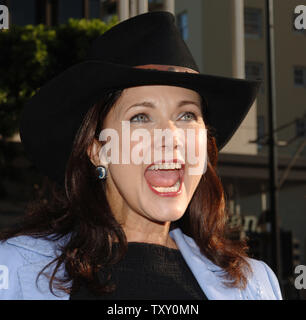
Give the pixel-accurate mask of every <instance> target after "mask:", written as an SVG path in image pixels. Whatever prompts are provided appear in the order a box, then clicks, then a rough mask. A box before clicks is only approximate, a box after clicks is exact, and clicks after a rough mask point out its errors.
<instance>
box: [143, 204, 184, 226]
mask: <svg viewBox="0 0 306 320" xmlns="http://www.w3.org/2000/svg"><path fill="white" fill-rule="evenodd" d="M185 210H186V207H185V206H184V207H177V206H168V207H167V208H165V207H155V208H150V209H149V208H146V216H147V217H149V218H150V219H151V220H153V221H158V222H167V221H176V220H178V219H180V218H181V217H182V216H183V215H184V213H185Z"/></svg>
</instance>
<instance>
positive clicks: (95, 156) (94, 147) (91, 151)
mask: <svg viewBox="0 0 306 320" xmlns="http://www.w3.org/2000/svg"><path fill="white" fill-rule="evenodd" d="M101 148H102V144H101V143H100V142H99V141H98V140H96V139H94V140H93V142H92V144H91V145H90V146H89V147H88V149H87V155H88V157H89V159H90V161H91V162H92V164H93V165H94V166H95V167H97V166H99V165H105V164H104V163H101V162H102V159H100V156H99V153H100V150H101Z"/></svg>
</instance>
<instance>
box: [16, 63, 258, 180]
mask: <svg viewBox="0 0 306 320" xmlns="http://www.w3.org/2000/svg"><path fill="white" fill-rule="evenodd" d="M260 83H261V81H250V80H244V79H233V78H227V77H220V76H212V75H205V74H197V73H187V72H184V73H183V72H172V71H160V70H153V69H138V68H133V67H131V66H126V65H120V64H115V63H110V62H104V61H98V60H97V61H85V62H82V63H80V64H77V65H75V66H73V67H71V68H69V69H67V70H66V71H64V72H63V73H61V74H60V75H58V76H57V77H55V78H54V79H52V80H51V81H49V82H48V83H47V84H46V85H44V86H43V87H41V88H40V90H39V91H38V93H37V94H36V95H34V96H33V97H32V98H31V99H30V100H29V101H28V102H27V103H26V105H25V107H24V110H23V113H22V117H21V124H20V136H21V140H22V142H23V144H24V146H25V150H26V152H27V153H28V154H29V156H30V157H31V158H32V161H33V162H34V164H35V165H36V166H37V167H38V168H39V169H40V170H42V171H43V172H44V173H45V174H46V175H47V176H49V177H50V178H51V179H54V180H56V181H63V179H64V173H65V169H66V163H67V161H68V159H69V156H70V153H71V149H72V145H73V141H74V138H75V135H76V133H77V130H78V129H79V127H80V125H81V123H82V120H83V118H84V116H85V115H86V113H87V111H88V110H89V108H90V107H91V106H92V105H93V104H94V103H96V102H97V101H98V100H99V98H100V97H101V93H102V92H103V90H104V89H117V88H128V87H133V86H140V85H154V84H159V85H172V86H178V87H184V88H188V89H191V90H195V91H197V92H198V93H199V94H200V95H201V96H202V97H203V98H204V99H205V102H206V104H205V107H206V109H205V110H204V113H205V119H206V121H207V122H208V124H209V125H210V126H211V127H213V128H214V129H215V138H216V143H217V147H218V150H219V151H220V150H221V149H222V148H223V147H224V146H225V145H226V143H227V142H228V141H229V140H230V138H231V137H232V136H233V134H234V133H235V131H236V130H237V129H238V127H239V126H240V124H241V122H242V121H243V119H244V118H245V116H246V114H247V113H248V111H249V109H250V107H251V106H252V104H253V102H254V100H255V98H256V95H257V93H258V89H259V86H260Z"/></svg>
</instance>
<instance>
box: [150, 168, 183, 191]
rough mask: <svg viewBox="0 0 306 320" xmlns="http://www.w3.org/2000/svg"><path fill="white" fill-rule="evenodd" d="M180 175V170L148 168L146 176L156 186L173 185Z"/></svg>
mask: <svg viewBox="0 0 306 320" xmlns="http://www.w3.org/2000/svg"><path fill="white" fill-rule="evenodd" d="M179 177H180V172H179V170H176V169H174V170H147V171H146V172H145V178H146V180H147V181H148V182H149V183H150V185H151V186H154V187H164V188H165V187H172V186H173V185H174V184H175V183H176V182H177V180H178V179H179Z"/></svg>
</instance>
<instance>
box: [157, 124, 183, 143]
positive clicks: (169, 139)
mask: <svg viewBox="0 0 306 320" xmlns="http://www.w3.org/2000/svg"><path fill="white" fill-rule="evenodd" d="M157 133H158V134H157V136H156V137H155V138H156V139H155V140H154V142H155V143H154V145H155V146H156V147H157V148H159V147H162V148H163V149H164V148H167V149H169V148H170V149H171V147H172V148H173V149H177V148H178V147H179V146H181V145H183V140H184V136H185V134H184V131H183V129H181V128H178V127H177V126H176V124H175V123H174V122H173V121H169V120H168V121H164V122H163V123H161V125H160V126H159V130H158V131H157Z"/></svg>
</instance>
